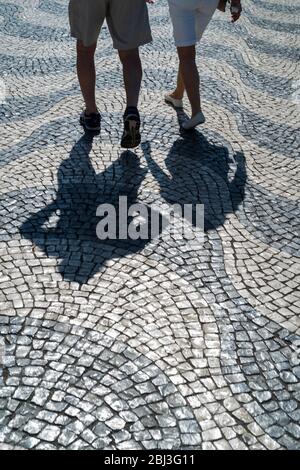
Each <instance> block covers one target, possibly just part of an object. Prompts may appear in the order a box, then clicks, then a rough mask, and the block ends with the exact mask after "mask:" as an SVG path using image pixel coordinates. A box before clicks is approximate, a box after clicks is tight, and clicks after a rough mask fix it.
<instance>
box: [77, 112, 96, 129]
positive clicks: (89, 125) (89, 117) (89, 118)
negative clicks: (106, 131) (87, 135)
mask: <svg viewBox="0 0 300 470" xmlns="http://www.w3.org/2000/svg"><path fill="white" fill-rule="evenodd" d="M80 124H81V125H82V126H83V127H84V128H85V129H86V130H87V131H93V132H99V131H100V129H101V115H100V114H99V113H92V114H86V113H85V111H83V112H82V113H81V115H80Z"/></svg>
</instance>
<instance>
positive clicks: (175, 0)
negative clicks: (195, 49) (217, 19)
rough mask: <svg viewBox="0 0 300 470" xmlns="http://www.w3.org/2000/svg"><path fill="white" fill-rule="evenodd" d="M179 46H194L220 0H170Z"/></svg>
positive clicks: (176, 40) (176, 39)
mask: <svg viewBox="0 0 300 470" xmlns="http://www.w3.org/2000/svg"><path fill="white" fill-rule="evenodd" d="M168 2H169V8H170V14H171V18H172V23H173V29H174V38H175V44H176V46H177V47H185V46H194V45H195V44H196V43H197V42H199V41H200V39H201V38H202V36H203V33H204V31H205V29H206V28H207V26H208V24H209V22H210V20H211V19H212V17H213V14H214V13H215V11H216V9H217V6H218V4H219V0H168Z"/></svg>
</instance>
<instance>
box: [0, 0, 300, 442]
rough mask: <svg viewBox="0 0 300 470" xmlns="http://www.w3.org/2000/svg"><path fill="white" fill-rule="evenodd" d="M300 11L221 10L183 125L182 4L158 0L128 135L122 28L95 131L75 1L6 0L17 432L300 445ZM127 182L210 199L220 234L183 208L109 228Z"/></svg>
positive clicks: (135, 190)
mask: <svg viewBox="0 0 300 470" xmlns="http://www.w3.org/2000/svg"><path fill="white" fill-rule="evenodd" d="M299 11H300V4H299V2H298V0H297V2H296V3H295V2H291V1H286V2H281V0H269V1H267V2H262V0H244V15H243V18H242V19H241V21H240V22H239V23H238V24H236V25H234V26H233V25H231V24H230V21H229V19H228V17H227V16H226V15H223V14H221V13H219V12H218V13H216V15H215V17H214V19H213V21H212V23H211V24H210V26H209V29H208V31H207V33H206V34H205V36H204V38H203V41H202V44H201V46H200V47H199V58H198V61H199V66H200V68H201V71H202V89H203V90H202V91H203V107H204V110H205V113H206V116H207V123H206V124H205V125H204V126H203V127H202V128H201V129H199V130H197V131H195V132H192V133H182V132H180V130H179V123H180V122H181V120H182V119H183V117H184V113H183V112H178V113H176V112H175V111H174V110H173V109H172V108H170V107H169V106H167V105H166V104H164V103H163V94H164V92H165V91H166V90H169V89H171V88H172V87H173V86H174V81H175V75H176V69H177V59H176V54H175V50H174V46H173V40H172V36H171V24H170V19H169V17H168V9H167V2H166V1H165V0H161V1H160V2H158V3H157V4H156V5H155V6H154V7H153V8H152V7H151V8H150V12H151V22H152V27H153V36H154V43H153V44H151V45H147V46H145V47H144V48H143V50H142V59H143V64H144V82H143V90H142V94H141V101H140V108H141V114H142V116H143V144H142V146H141V148H139V149H137V151H136V152H134V153H133V152H129V153H128V152H127V153H124V152H121V151H120V147H119V141H120V133H121V129H122V113H123V109H124V93H123V92H122V91H121V89H122V76H121V74H120V67H119V64H118V61H117V57H116V54H112V50H111V40H110V37H109V34H108V30H107V28H106V27H105V28H103V31H102V33H101V47H99V48H98V51H97V54H96V64H97V69H98V70H99V71H101V73H99V74H98V77H97V98H98V100H99V106H100V108H101V112H102V117H103V121H102V123H103V124H102V130H101V133H100V135H98V136H93V137H92V136H89V135H82V130H81V129H80V127H79V126H78V113H79V111H80V109H81V107H82V98H81V94H80V91H79V86H78V83H77V79H76V75H75V55H74V43H73V40H72V39H70V38H69V32H68V21H67V2H66V1H65V0H55V1H49V0H30V1H28V2H23V1H22V0H9V1H6V0H2V1H1V2H0V39H1V40H0V64H1V71H0V78H1V82H0V85H1V84H2V83H4V84H5V88H6V90H7V93H6V96H5V97H1V96H0V101H1V102H2V101H3V103H2V104H1V105H0V106H1V107H0V119H1V123H0V126H1V133H0V181H1V183H0V194H1V197H0V199H1V201H0V260H1V268H0V331H1V338H0V372H1V374H0V448H1V449H10V448H15V449H120V450H122V449H123V450H126V449H127V450H128V449H131V450H132V449H160V448H163V449H193V450H195V449H197V450H198V449H199V450H200V449H270V450H272V449H299V448H300V428H299V418H300V411H299V401H300V390H299V375H300V369H299V367H300V320H299V310H300V309H299V305H300V292H299V284H300V261H299V253H300V241H299V232H300V228H299V215H300V214H299V213H300V208H299V194H300V187H299V138H298V133H297V132H298V130H299V93H298V91H299V61H298V59H299V42H298V36H297V32H298V29H299V25H298V22H297V13H299ZM166 64H168V66H167V67H166ZM1 89H2V88H1V87H0V90H1ZM3 89H4V88H3ZM4 98H5V99H4ZM158 103H161V105H159V113H158ZM185 108H186V112H188V104H187V101H186V100H185ZM120 196H127V197H128V201H129V204H131V203H141V204H142V205H143V207H144V209H149V208H150V207H152V208H153V207H155V210H156V211H157V212H162V211H163V210H165V209H166V208H169V207H171V206H172V205H173V204H175V203H177V204H179V206H180V207H181V208H183V206H184V204H197V203H201V204H204V209H205V224H204V233H203V234H201V233H200V232H199V230H198V228H197V226H196V224H194V225H193V224H190V225H189V228H190V231H191V232H192V234H193V235H194V238H193V239H192V240H187V239H180V238H178V237H177V235H178V233H179V227H180V224H181V217H180V216H178V215H176V216H175V219H174V232H171V233H169V232H168V229H169V228H170V226H167V227H166V228H164V229H163V228H162V227H161V233H160V237H157V238H155V239H151V237H150V236H149V237H148V238H146V239H145V240H143V241H139V240H137V241H133V240H125V241H120V240H117V241H112V240H110V241H101V242H100V241H99V239H98V238H97V236H96V226H97V223H98V221H99V218H97V217H96V209H97V207H98V205H99V204H101V203H111V202H113V203H114V204H115V205H116V206H117V204H118V200H119V197H120ZM133 219H134V217H128V219H127V220H126V221H125V222H124V223H125V225H127V226H129V225H130V224H131V223H132V222H133ZM162 220H163V219H162ZM167 234H168V236H167Z"/></svg>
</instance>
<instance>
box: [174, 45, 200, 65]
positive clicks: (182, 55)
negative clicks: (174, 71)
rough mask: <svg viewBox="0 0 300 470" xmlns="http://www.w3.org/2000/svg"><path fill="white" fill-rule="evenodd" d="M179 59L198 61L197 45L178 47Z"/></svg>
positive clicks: (183, 61)
mask: <svg viewBox="0 0 300 470" xmlns="http://www.w3.org/2000/svg"><path fill="white" fill-rule="evenodd" d="M178 56H179V60H180V62H182V63H186V62H195V61H196V49H195V47H178Z"/></svg>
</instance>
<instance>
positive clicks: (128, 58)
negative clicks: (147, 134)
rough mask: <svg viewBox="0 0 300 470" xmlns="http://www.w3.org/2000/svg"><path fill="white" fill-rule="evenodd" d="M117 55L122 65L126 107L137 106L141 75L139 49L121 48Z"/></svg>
mask: <svg viewBox="0 0 300 470" xmlns="http://www.w3.org/2000/svg"><path fill="white" fill-rule="evenodd" d="M119 56H120V60H121V62H122V65H123V77H124V84H125V90H126V99H127V107H131V106H132V107H137V105H138V101H139V94H140V89H141V83H142V76H143V71H142V64H141V60H140V55H139V50H138V49H131V50H127V51H123V50H122V51H119Z"/></svg>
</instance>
